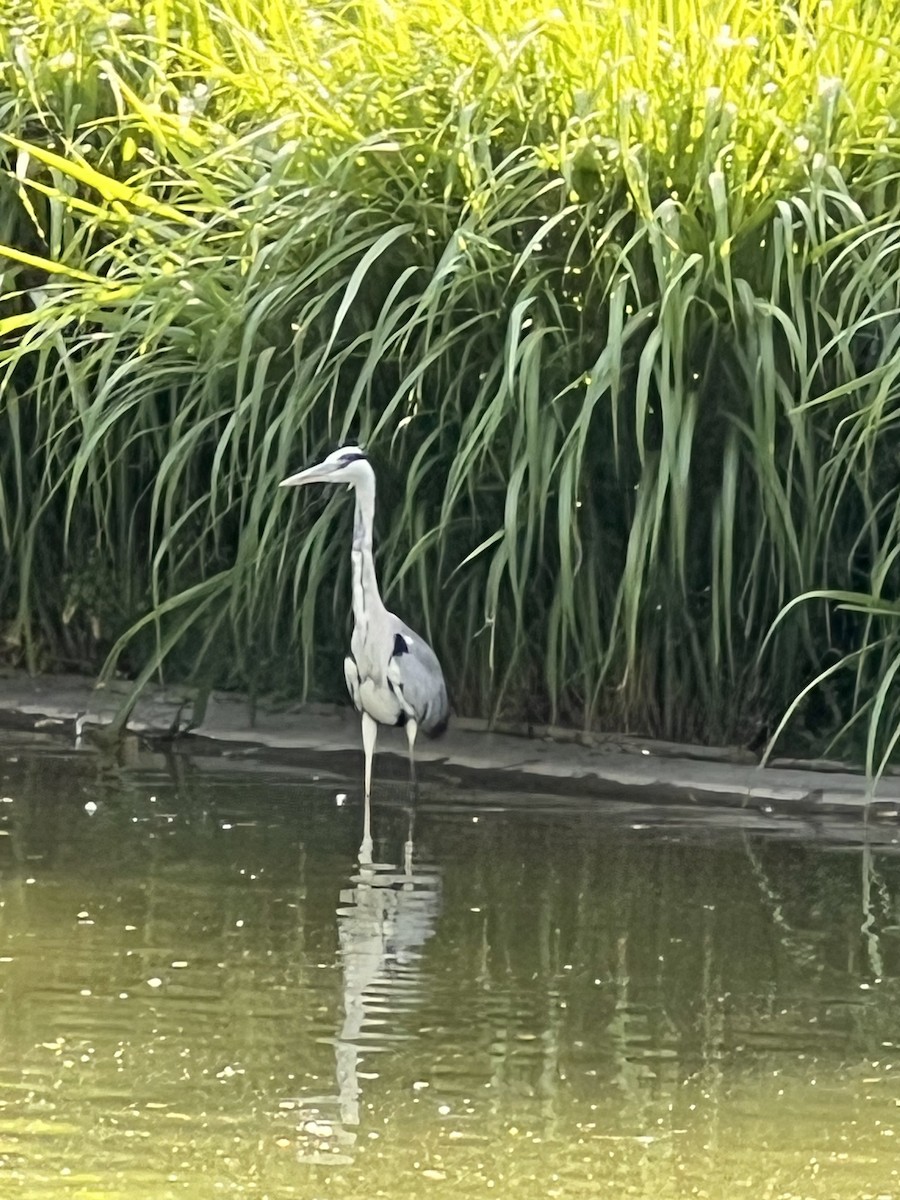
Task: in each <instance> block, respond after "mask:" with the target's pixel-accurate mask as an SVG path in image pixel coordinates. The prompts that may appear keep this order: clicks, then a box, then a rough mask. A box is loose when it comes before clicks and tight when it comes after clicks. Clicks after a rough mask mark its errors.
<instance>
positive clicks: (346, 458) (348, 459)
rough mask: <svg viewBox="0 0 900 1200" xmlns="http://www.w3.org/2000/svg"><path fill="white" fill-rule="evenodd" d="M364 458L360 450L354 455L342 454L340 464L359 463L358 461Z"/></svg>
mask: <svg viewBox="0 0 900 1200" xmlns="http://www.w3.org/2000/svg"><path fill="white" fill-rule="evenodd" d="M365 457H366V455H365V454H363V452H362V451H361V450H360V451H359V452H358V453H356V454H342V455H341V462H342V463H352V462H360V460H362V459H364V458H365Z"/></svg>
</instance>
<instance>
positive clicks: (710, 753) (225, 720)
mask: <svg viewBox="0 0 900 1200" xmlns="http://www.w3.org/2000/svg"><path fill="white" fill-rule="evenodd" d="M126 692H127V685H126V684H124V683H122V684H118V683H116V684H113V685H110V686H108V687H106V688H102V689H97V688H95V687H94V684H93V681H92V680H91V679H87V678H83V677H79V676H73V675H53V676H43V677H38V678H31V677H29V676H27V675H25V674H24V673H19V672H11V671H6V672H3V673H0V725H2V724H6V725H7V726H13V725H15V726H18V727H20V728H35V727H37V728H43V729H48V730H51V731H52V730H56V731H58V732H59V733H60V734H61V735H62V736H71V737H73V738H74V736H75V731H76V722H77V721H79V718H81V719H82V721H83V722H84V726H85V733H86V734H87V735H88V736H89V735H90V733H91V731H92V729H95V728H99V729H101V730H102V728H103V727H104V726H105V725H108V724H109V723H110V722H111V721H112V720H113V718H114V716H115V714H116V713H117V712H118V711H119V709H120V707H121V703H122V697H123V696H124V695H125V694H126ZM191 718H192V705H191V701H190V696H189V694H188V693H186V692H185V691H183V690H181V691H180V690H179V689H177V688H171V689H165V688H159V687H156V688H148V689H147V690H146V692H145V693H144V695H143V696H142V697H141V699H140V701H139V702H138V704H137V705H136V706H135V708H134V710H133V712H132V714H131V718H130V720H129V722H128V729H129V731H130V732H131V733H133V734H135V735H140V736H145V737H148V738H151V739H154V738H171V737H172V735H173V732H174V731H176V730H177V731H179V734H178V742H180V743H182V744H183V745H185V746H187V747H188V748H190V747H191V746H196V748H197V749H198V750H199V749H200V748H201V745H204V744H205V748H206V749H207V750H210V749H211V748H213V747H217V748H218V749H219V750H220V751H222V752H226V753H231V754H233V753H237V752H239V751H241V750H242V749H246V750H247V751H248V752H252V751H253V748H264V749H265V750H266V751H267V752H268V755H267V757H278V758H289V759H290V760H292V761H297V760H298V759H305V760H310V759H315V760H320V759H321V760H322V761H325V760H327V759H328V758H329V757H332V756H334V755H341V756H344V755H354V756H356V755H360V740H359V727H358V722H357V718H356V714H355V713H354V712H353V711H352V710H351V709H349V708H347V709H344V708H336V707H333V706H325V705H295V706H291V707H285V708H280V709H276V708H268V707H265V706H258V707H257V708H256V710H255V711H254V712H253V713H251V710H250V708H249V706H248V704H247V703H246V701H245V700H242V699H241V698H239V697H235V696H232V695H224V694H218V693H217V694H214V695H213V696H211V697H210V698H209V700H208V702H207V704H206V707H205V711H204V713H203V716H202V720H201V721H199V722H198V723H197V724H196V725H195V726H191ZM525 732H526V731H521V732H497V731H488V730H487V728H486V726H485V723H484V722H479V721H473V720H463V719H458V720H456V721H455V722H454V723H453V724H451V728H450V730H449V731H448V733H447V734H446V735H445V736H444V737H442V738H440V739H439V740H438V741H435V742H429V741H428V740H427V739H421V740H420V743H419V745H418V746H417V748H416V754H417V758H418V760H419V761H420V762H421V763H422V764H423V767H424V768H425V770H424V772H423V774H425V776H426V778H427V775H428V774H431V775H433V776H434V775H438V776H443V777H448V776H449V777H451V778H453V779H454V781H460V780H466V779H469V778H471V779H473V780H475V779H477V780H479V781H481V782H483V784H484V785H485V786H490V787H492V788H500V789H502V790H509V789H513V788H516V787H520V786H521V787H527V788H529V789H531V790H540V791H542V792H545V793H547V792H550V793H554V792H556V793H559V792H566V793H572V792H577V793H578V794H581V795H585V794H589V795H595V796H597V797H598V798H603V797H612V796H615V797H617V798H630V799H641V800H643V799H647V798H649V797H650V796H651V795H652V796H653V798H654V799H669V800H677V801H679V802H680V803H698V804H707V803H730V804H742V805H750V806H753V807H756V808H763V809H764V808H765V806H766V805H768V804H775V805H778V806H779V807H782V806H785V805H787V806H789V807H791V808H792V809H797V808H799V809H803V810H830V809H834V808H851V809H857V810H860V811H862V810H864V809H865V808H866V807H867V805H868V804H870V803H871V802H873V801H874V803H875V804H876V805H877V808H878V810H879V812H880V814H881V815H882V816H890V815H891V813H892V806H897V805H900V779H898V778H896V777H888V778H886V779H883V780H881V781H879V783H878V785H877V787H876V788H875V791H874V796H873V794H872V792H871V789H870V788H869V785H868V783H867V781H866V779H865V777H864V776H863V775H862V774H856V773H852V772H849V771H843V770H835V769H826V768H825V767H824V766H822V765H818V766H813V765H806V766H799V765H786V764H778V763H776V764H774V765H772V766H767V767H764V768H763V767H760V766H758V765H757V764H756V763H754V762H753V761H748V760H749V759H750V756H749V755H747V754H746V753H744V752H741V751H736V750H729V749H727V748H724V749H720V750H716V749H706V748H700V747H690V746H673V745H671V744H668V743H659V742H653V741H651V740H647V739H640V738H625V737H621V736H613V735H610V736H609V737H602V736H596V735H594V736H592V737H591V738H589V739H588V738H585V737H583V736H582V735H578V734H574V733H571V732H567V731H563V730H553V731H547V730H544V731H537V732H536V733H535V734H533V736H525ZM101 736H102V735H101ZM378 753H379V758H380V759H381V760H382V762H383V764H384V770H385V772H387V773H389V774H390V775H391V776H394V775H397V774H398V772H400V771H401V770H402V761H401V762H396V761H392V756H397V757H400V758H401V760H405V755H406V740H405V737H404V736H403V733H402V731H400V730H391V729H386V730H382V731H381V733H380V736H379V744H378ZM360 757H361V755H360Z"/></svg>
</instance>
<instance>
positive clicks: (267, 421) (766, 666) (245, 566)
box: [0, 0, 900, 765]
mask: <svg viewBox="0 0 900 1200" xmlns="http://www.w3.org/2000/svg"><path fill="white" fill-rule="evenodd" d="M898 19H900V6H898V5H897V4H895V3H888V4H881V5H874V4H871V3H868V0H834V2H833V3H828V0H818V2H816V3H813V2H809V3H803V4H798V5H791V4H788V3H782V4H776V3H771V2H768V0H760V2H758V3H748V2H746V0H743V2H742V0H735V2H732V3H700V2H699V0H695V2H692V3H688V2H686V0H683V2H680V3H679V2H674V0H673V2H672V3H668V4H667V3H650V2H649V0H640V2H639V3H636V4H634V5H632V6H630V7H626V6H621V5H618V4H613V3H600V2H597V3H589V2H587V0H578V2H572V3H563V4H560V5H558V6H555V7H550V6H549V5H548V6H546V7H544V6H540V5H537V4H534V3H523V2H516V3H512V4H504V5H497V4H490V3H487V2H486V0H485V2H484V3H471V4H466V3H463V4H453V3H450V2H449V0H430V2H428V3H426V2H419V3H415V2H409V3H394V4H390V3H388V2H387V0H358V2H356V3H346V4H334V3H332V4H318V5H311V4H304V3H298V2H295V0H259V2H254V3H250V0H225V2H224V3H221V4H212V3H209V2H208V0H172V2H170V3H165V2H164V0H152V2H149V3H148V2H147V0H141V2H138V0H126V2H123V3H121V4H117V5H115V6H111V5H106V4H100V3H98V2H97V0H86V2H83V3H77V2H75V0H36V2H34V0H29V3H28V4H25V3H22V4H21V5H19V6H18V10H17V11H16V6H15V5H13V6H12V8H10V7H9V6H8V7H7V8H6V9H5V10H4V12H3V15H2V17H0V22H2V24H0V118H2V119H0V129H2V131H3V132H2V135H0V137H2V141H0V156H2V165H3V168H4V174H3V176H2V177H0V243H2V245H0V253H2V255H3V257H2V259H0V264H2V284H3V287H2V294H0V546H2V549H3V551H4V554H5V562H3V563H0V619H3V620H4V621H5V624H4V625H3V626H2V627H0V629H2V631H3V632H4V636H5V639H6V643H7V646H8V647H9V648H10V650H11V652H14V653H17V654H21V656H22V657H23V658H24V659H25V661H27V662H29V663H30V664H32V665H37V664H39V663H40V662H41V661H44V660H45V659H46V658H50V659H52V658H54V657H55V658H56V659H57V660H59V659H62V660H65V659H67V658H75V659H76V660H77V661H86V662H91V661H98V655H99V656H100V657H102V655H103V653H105V652H106V651H108V650H110V649H111V650H112V652H113V660H114V661H119V660H120V655H122V654H123V653H124V655H125V657H124V658H123V659H121V661H122V662H126V663H128V664H129V665H130V668H131V669H132V670H133V671H134V672H135V673H136V674H137V675H138V678H139V679H142V678H145V677H146V676H147V675H148V674H149V673H150V672H151V671H152V670H153V667H154V664H155V663H156V662H157V661H158V660H159V659H160V658H162V657H165V656H167V655H171V656H173V658H174V661H175V662H176V663H177V668H176V669H178V670H180V671H193V672H195V673H197V674H199V675H200V676H203V677H206V678H214V679H217V680H220V681H224V682H228V683H235V684H241V685H243V686H250V687H251V688H253V689H260V688H263V689H265V688H270V687H271V688H275V689H284V690H289V689H291V687H296V688H298V689H299V688H301V687H304V686H307V687H308V686H313V688H314V689H315V690H317V691H319V692H322V691H327V690H328V689H329V688H330V687H331V686H332V685H331V679H332V676H333V677H334V678H335V679H339V678H340V671H339V669H338V668H337V665H336V664H337V661H338V660H337V655H338V652H339V647H340V645H341V643H342V641H343V639H344V636H345V627H344V625H345V610H346V607H347V590H346V549H347V547H346V540H347V529H348V516H349V514H348V511H347V505H346V504H345V503H343V502H342V498H338V497H336V498H335V499H334V500H332V501H330V502H328V503H326V504H324V505H323V504H322V503H321V502H316V501H310V500H309V499H308V498H306V497H304V498H303V500H302V503H300V504H299V505H296V504H294V503H292V502H291V501H292V498H291V497H289V496H287V495H285V494H284V493H282V492H279V491H277V489H276V488H275V484H276V482H277V480H278V479H279V478H281V477H282V476H283V475H284V474H285V473H287V471H288V469H289V468H291V467H293V466H295V465H296V464H297V463H298V462H302V461H305V460H306V459H307V458H310V457H312V456H314V455H316V454H318V453H320V452H321V451H322V450H323V448H325V447H326V446H328V445H329V444H331V443H333V442H334V441H336V440H338V439H340V438H342V437H348V436H353V437H360V438H362V439H363V440H365V441H366V443H367V444H368V445H369V446H370V449H371V452H372V455H373V457H374V458H375V460H376V463H377V465H378V467H379V479H380V483H381V500H382V503H381V507H380V515H379V525H380V530H379V532H380V540H379V545H380V548H381V551H380V558H381V567H382V572H383V576H384V579H385V584H386V588H387V591H388V599H389V601H390V602H392V603H396V605H397V607H401V606H402V607H403V611H404V612H405V613H408V614H409V616H410V617H411V618H414V619H416V618H417V619H419V620H421V621H422V622H423V623H424V625H425V627H426V628H428V629H429V631H430V633H431V636H432V637H433V638H434V640H435V643H436V645H437V648H438V650H439V652H440V653H441V654H442V657H443V658H444V660H445V662H446V665H447V668H448V674H449V675H450V677H451V684H452V686H453V688H454V690H455V692H456V695H457V698H458V701H459V705H460V707H462V708H464V709H467V710H470V711H471V710H475V709H484V710H490V711H498V712H510V713H513V712H515V713H520V714H525V715H528V716H532V717H534V718H550V719H567V720H578V721H585V722H586V723H588V724H596V723H597V722H601V723H606V724H615V725H617V726H628V727H631V728H641V729H646V730H651V731H656V732H661V733H665V734H668V735H671V736H682V737H684V736H691V737H726V736H728V737H736V736H737V737H740V736H749V735H750V734H752V733H753V732H754V731H755V730H756V729H757V728H758V727H759V726H760V725H761V724H764V723H766V722H769V721H772V720H773V719H777V716H778V715H779V714H780V713H781V712H782V711H783V709H784V706H785V704H786V703H787V701H788V700H789V699H790V697H791V696H792V695H793V694H795V693H796V692H797V691H798V690H799V689H800V688H801V686H802V685H803V684H804V683H805V681H806V680H807V679H809V678H810V676H811V675H815V674H816V673H817V672H818V671H819V670H821V669H822V668H830V667H832V666H835V665H836V664H839V663H840V664H843V665H842V667H841V670H840V671H838V670H834V671H833V672H831V673H830V674H828V676H827V677H826V679H825V680H824V684H825V691H824V694H825V696H826V698H827V701H828V703H826V704H824V705H820V709H819V710H818V711H816V710H809V709H806V710H805V711H806V712H807V723H808V724H809V725H810V726H812V727H814V728H815V729H816V731H817V732H818V733H820V734H822V733H829V732H830V733H834V732H837V730H838V729H839V728H840V727H841V725H842V723H843V721H844V719H845V718H846V717H847V716H852V715H853V714H856V715H857V716H859V715H862V714H863V713H868V714H869V716H870V717H871V718H872V725H871V728H872V729H873V730H877V729H878V728H881V729H882V730H884V729H887V731H888V735H889V733H890V729H892V728H893V725H892V721H893V717H892V716H891V714H892V712H893V704H894V702H895V697H894V695H893V691H892V686H891V685H892V680H893V673H892V671H891V670H890V667H891V665H892V664H893V663H894V661H895V660H894V655H895V654H896V652H897V645H896V643H895V641H894V638H895V635H894V632H893V628H894V627H893V624H892V621H893V610H892V608H891V606H890V604H889V603H888V602H887V601H886V600H885V597H886V596H887V597H892V596H893V595H894V594H895V591H896V583H897V579H896V575H897V572H896V568H895V565H894V562H895V557H896V553H895V552H896V546H897V529H898V523H900V517H898V513H897V496H898V493H897V487H898V476H897V470H896V456H895V452H894V450H893V439H894V437H895V434H894V422H895V419H896V418H895V412H896V404H897V386H898V385H897V376H898V373H900V366H898V365H897V362H898V340H900V334H898V332H897V329H898V325H897V314H898V312H900V260H898V249H900V225H898V195H897V161H898V159H897V145H898V141H897V132H896V123H897V117H898V114H900V75H898V73H897V71H896V69H895V66H894V54H893V50H892V42H893V38H894V30H895V27H896V25H897V21H898ZM86 578H89V579H90V580H93V581H94V586H86V584H85V579H86ZM98 579H102V580H103V581H104V589H106V586H107V581H109V583H108V586H109V588H111V589H114V590H115V591H116V595H117V601H118V603H117V605H116V606H110V605H109V604H104V603H102V602H101V601H100V600H99V599H97V598H96V592H97V590H98V589H97V587H96V580H98ZM811 591H815V592H816V593H817V594H818V595H819V599H818V600H815V601H811V602H810V603H808V604H797V603H795V602H796V601H797V600H798V598H799V597H801V596H803V595H805V594H806V593H807V592H811ZM834 592H841V593H848V594H849V593H852V595H851V597H850V600H849V603H850V607H851V609H852V610H853V611H845V610H840V611H839V612H838V613H837V615H835V613H834V612H832V610H831V609H830V608H829V603H830V601H829V600H828V599H827V596H826V594H831V593H834ZM866 596H869V597H874V598H875V599H874V600H869V601H867V600H866V599H865V597H866ZM86 597H95V599H93V600H91V601H90V602H89V601H88V600H87V599H85V598H86ZM844 599H845V600H846V599H847V597H846V596H844ZM873 604H874V606H875V607H874V609H873V607H872V605H873ZM788 605H792V607H791V608H790V610H789V611H788V612H787V614H786V615H785V618H784V620H783V621H781V622H780V623H779V624H778V625H777V626H776V627H775V629H774V630H773V631H772V632H771V634H770V636H769V637H768V640H766V638H767V634H769V631H770V629H771V626H772V623H773V621H774V620H775V618H776V617H777V616H778V614H779V612H781V611H782V609H783V608H784V607H785V606H788ZM860 610H863V611H860ZM133 623H138V625H137V628H136V629H132V630H131V633H130V634H129V633H128V627H129V626H131V625H132V624H133ZM120 635H121V639H120V640H118V641H117V640H116V639H117V638H119V637H120ZM863 647H865V649H863ZM294 651H295V652H296V656H293V655H294ZM845 655H849V656H850V657H849V658H847V659H845ZM845 667H850V668H852V669H853V670H855V675H853V676H852V683H851V684H850V686H849V689H848V688H845V687H844V686H843V684H842V683H841V680H842V679H843V678H844V677H847V678H848V679H850V678H851V674H850V673H848V672H847V671H846V670H844V668H845ZM885 679H887V680H888V683H887V684H884V682H883V681H884V680H885ZM879 681H881V683H882V686H881V687H880V688H879V687H878V683H879ZM829 688H830V689H831V690H829ZM817 694H822V692H821V689H819V692H818V693H817ZM876 742H877V738H876V735H875V733H873V734H872V740H871V741H870V745H869V759H870V765H873V764H874V763H875V758H876V749H877V747H876ZM879 744H880V743H879ZM878 753H881V751H880V750H879V751H878Z"/></svg>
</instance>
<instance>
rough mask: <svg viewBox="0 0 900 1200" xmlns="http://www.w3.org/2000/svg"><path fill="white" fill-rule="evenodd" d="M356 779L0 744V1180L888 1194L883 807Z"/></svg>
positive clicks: (892, 1182) (527, 1199)
mask: <svg viewBox="0 0 900 1200" xmlns="http://www.w3.org/2000/svg"><path fill="white" fill-rule="evenodd" d="M378 767H379V784H378V785H377V788H376V798H375V805H374V810H373V833H374V837H375V855H374V857H375V862H373V863H372V864H366V865H363V866H360V864H359V863H358V860H357V847H358V844H359V838H360V831H361V812H360V807H359V799H358V797H359V790H360V789H359V780H358V770H359V762H358V761H357V759H356V758H355V757H354V758H352V759H351V760H350V761H346V762H345V761H340V760H339V761H337V763H335V762H334V761H332V762H331V763H330V766H329V768H328V770H327V771H326V770H325V769H322V768H321V767H320V768H319V769H318V770H308V771H299V770H287V769H285V768H279V767H278V766H275V765H268V766H267V765H263V764H260V763H251V762H247V761H242V760H232V761H227V760H224V759H220V760H215V759H213V758H206V759H194V760H191V759H187V758H185V757H183V756H179V757H177V758H175V759H172V760H169V761H168V762H167V761H166V760H164V759H162V758H161V757H159V756H150V755H145V756H144V757H143V758H140V759H138V761H137V762H136V763H135V765H134V766H132V767H129V768H117V767H116V768H114V767H111V766H110V764H109V763H104V761H103V760H102V759H101V758H99V757H98V756H97V755H95V754H94V753H91V752H81V753H77V754H76V753H74V752H72V751H70V750H69V749H68V747H67V746H66V745H65V743H64V742H62V741H61V740H52V739H50V738H49V737H47V738H40V737H35V736H25V735H18V736H17V737H15V738H14V737H12V736H11V735H10V736H9V737H7V739H6V740H5V741H4V740H0V798H2V800H0V1196H2V1197H3V1200H8V1198H9V1200H12V1198H18V1197H29V1198H30V1197H78V1198H83V1200H93V1198H95V1197H97V1198H99V1197H103V1198H107V1197H121V1198H122V1200H167V1198H168V1197H185V1196H186V1197H190V1198H191V1200H194V1198H196V1200H205V1198H206V1197H223V1196H224V1197H252V1198H262V1197H268V1198H269V1200H287V1198H292V1197H302V1198H304V1200H332V1198H338V1197H354V1198H362V1197H366V1198H369V1197H379V1196H385V1197H392V1198H397V1200H406V1198H409V1200H412V1198H419V1197H436V1198H437V1197H450V1196H452V1197H455V1198H460V1197H463V1198H465V1197H491V1196H511V1195H515V1196H516V1197H520V1198H522V1200H539V1198H541V1200H542V1198H543V1197H556V1196H561V1197H591V1198H594V1197H597V1198H603V1197H609V1198H615V1200H622V1198H624V1197H641V1198H646V1200H659V1198H665V1197H678V1198H681V1197H690V1196H699V1197H712V1198H721V1200H726V1198H727V1200H733V1198H734V1197H740V1196H745V1195H746V1196H748V1197H752V1198H753V1200H763V1198H769V1197H771V1198H773V1200H774V1198H788V1197H802V1198H804V1200H806V1198H815V1200H819V1198H822V1200H826V1198H827V1200H844V1198H847V1200H861V1198H863V1197H882V1198H890V1197H900V1051H898V1045H900V1005H898V1000H900V985H898V980H900V939H898V933H900V915H898V900H897V897H898V895H900V860H898V859H897V857H895V852H896V850H897V845H896V838H895V836H894V834H895V823H896V822H895V821H893V822H887V823H885V822H883V821H882V822H881V823H880V824H879V823H877V822H874V821H873V822H872V823H870V824H869V825H867V826H864V825H863V822H862V820H861V818H860V817H858V816H857V817H854V818H852V819H850V818H847V819H846V820H845V822H844V825H843V826H842V825H841V821H840V820H839V819H837V818H835V819H834V820H832V821H831V822H830V823H828V822H825V823H821V822H820V823H819V824H818V825H815V826H814V825H812V824H810V823H808V822H804V821H802V820H801V821H797V820H794V819H792V818H789V817H787V816H782V817H779V815H778V814H777V813H776V814H768V815H765V814H748V813H741V812H737V813H735V812H732V813H727V812H723V811H722V810H719V811H718V812H702V811H696V810H695V811H692V812H686V811H684V810H680V809H677V808H674V807H668V808H667V807H660V808H652V807H641V806H637V805H634V804H621V805H619V804H614V803H610V802H608V801H607V802H602V801H601V802H593V803H592V802H590V801H588V800H579V799H573V800H571V801H566V800H565V798H563V799H556V800H543V801H542V800H540V799H539V798H533V797H532V798H528V797H523V796H517V795H514V794H509V793H507V794H499V793H498V794H493V795H492V794H487V793H479V792H477V791H476V790H474V789H473V788H472V787H471V786H466V787H462V786H457V787H455V788H454V787H453V786H451V784H450V783H446V784H442V783H440V782H439V781H436V780H435V778H434V772H433V771H432V772H431V781H430V783H429V782H427V781H426V785H425V787H424V790H423V795H422V797H421V799H420V803H419V805H418V807H417V810H416V813H415V817H414V821H413V822H412V827H411V813H410V811H409V808H408V806H407V795H406V788H405V786H404V785H403V784H402V783H401V782H399V778H400V772H401V767H399V766H393V767H391V766H390V764H388V762H387V760H386V759H384V758H381V759H379V764H378ZM344 771H345V772H346V773H345V774H344V775H341V774H340V772H344ZM426 774H427V772H426ZM392 775H393V777H394V782H391V778H390V777H391V776H392ZM345 793H346V796H345ZM751 817H752V819H750V818H751Z"/></svg>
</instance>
